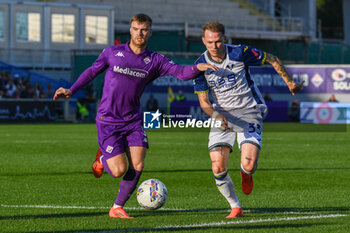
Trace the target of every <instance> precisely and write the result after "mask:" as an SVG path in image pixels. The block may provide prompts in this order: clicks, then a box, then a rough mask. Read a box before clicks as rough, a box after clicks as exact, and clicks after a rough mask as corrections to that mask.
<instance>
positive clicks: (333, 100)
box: [328, 94, 338, 103]
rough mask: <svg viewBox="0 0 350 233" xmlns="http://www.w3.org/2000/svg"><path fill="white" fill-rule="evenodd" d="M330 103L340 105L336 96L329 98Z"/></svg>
mask: <svg viewBox="0 0 350 233" xmlns="http://www.w3.org/2000/svg"><path fill="white" fill-rule="evenodd" d="M328 102H334V103H338V100H337V99H336V98H335V95H333V94H332V95H331V97H329V100H328Z"/></svg>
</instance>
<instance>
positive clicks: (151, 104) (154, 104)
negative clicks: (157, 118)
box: [146, 94, 158, 111]
mask: <svg viewBox="0 0 350 233" xmlns="http://www.w3.org/2000/svg"><path fill="white" fill-rule="evenodd" d="M146 109H147V111H157V109H158V101H157V100H156V98H154V96H153V95H152V94H151V95H150V96H149V99H148V100H147V103H146Z"/></svg>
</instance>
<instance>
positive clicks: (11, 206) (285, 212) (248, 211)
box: [0, 204, 316, 215]
mask: <svg viewBox="0 0 350 233" xmlns="http://www.w3.org/2000/svg"><path fill="white" fill-rule="evenodd" d="M0 207H6V208H37V209H89V210H93V209H103V210H107V209H108V210H109V209H110V208H111V207H103V206H56V205H6V204H0ZM124 209H126V210H145V209H144V208H142V207H124ZM145 211H148V210H145ZM157 211H174V212H176V211H178V212H213V211H222V212H230V211H231V210H230V209H181V208H164V207H163V208H161V209H159V210H157ZM243 211H244V213H255V214H259V213H276V214H277V213H281V214H308V215H313V214H316V213H315V212H302V211H300V212H297V211H273V210H265V211H264V210H249V209H248V210H247V209H246V210H245V209H243Z"/></svg>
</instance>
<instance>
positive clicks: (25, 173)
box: [0, 167, 350, 177]
mask: <svg viewBox="0 0 350 233" xmlns="http://www.w3.org/2000/svg"><path fill="white" fill-rule="evenodd" d="M229 170H230V171H240V169H239V168H237V169H229ZM322 170H329V171H333V170H350V167H343V168H341V167H340V168H339V167H334V168H330V167H320V168H302V167H299V168H259V169H258V171H322ZM178 172H210V173H212V170H211V169H210V168H209V169H172V170H169V169H162V170H147V169H146V170H144V171H143V173H178ZM71 175H89V176H92V172H91V171H72V172H38V173H35V172H24V173H18V172H16V173H2V174H1V173H0V177H2V176H3V177H9V176H10V177H11V176H12V177H20V176H71ZM105 175H108V174H107V173H105Z"/></svg>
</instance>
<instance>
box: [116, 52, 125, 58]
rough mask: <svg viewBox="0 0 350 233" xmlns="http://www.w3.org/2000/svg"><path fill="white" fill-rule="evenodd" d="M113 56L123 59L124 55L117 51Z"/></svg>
mask: <svg viewBox="0 0 350 233" xmlns="http://www.w3.org/2000/svg"><path fill="white" fill-rule="evenodd" d="M115 56H116V57H124V54H123V52H121V51H119V52H118V53H117V54H116V55H115Z"/></svg>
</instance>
